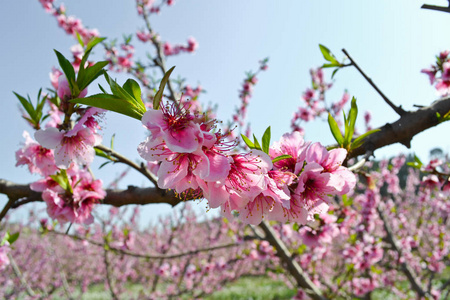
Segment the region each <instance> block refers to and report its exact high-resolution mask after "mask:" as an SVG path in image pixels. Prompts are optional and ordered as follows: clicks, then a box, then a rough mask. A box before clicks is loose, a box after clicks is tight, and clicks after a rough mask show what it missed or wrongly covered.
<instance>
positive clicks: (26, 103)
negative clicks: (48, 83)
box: [13, 92, 35, 118]
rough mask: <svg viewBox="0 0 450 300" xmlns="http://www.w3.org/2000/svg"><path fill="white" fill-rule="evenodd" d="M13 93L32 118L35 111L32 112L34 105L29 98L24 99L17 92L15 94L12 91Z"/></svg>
mask: <svg viewBox="0 0 450 300" xmlns="http://www.w3.org/2000/svg"><path fill="white" fill-rule="evenodd" d="M13 93H14V95H16V97H17V99H19V101H20V104H22V106H23V108H24V109H25V111H26V112H27V113H28V115H29V116H30V117H31V118H33V116H34V114H35V112H34V107H33V104H31V101H30V99H28V100H27V99H25V98H24V97H22V96H20V95H19V94H17V93H16V92H13Z"/></svg>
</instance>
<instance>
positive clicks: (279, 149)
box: [269, 131, 309, 173]
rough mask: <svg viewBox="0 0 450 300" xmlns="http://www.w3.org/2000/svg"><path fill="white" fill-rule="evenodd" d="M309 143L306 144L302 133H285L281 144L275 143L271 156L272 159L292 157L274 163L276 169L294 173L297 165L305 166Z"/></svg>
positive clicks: (270, 152) (271, 148)
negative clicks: (285, 156)
mask: <svg viewBox="0 0 450 300" xmlns="http://www.w3.org/2000/svg"><path fill="white" fill-rule="evenodd" d="M308 146H309V143H305V141H304V140H303V137H302V135H301V133H300V132H297V131H296V132H293V133H285V134H283V136H282V137H281V139H280V141H279V142H274V143H273V144H272V145H271V147H270V149H269V154H270V157H271V158H272V159H274V158H276V157H278V156H281V155H290V156H291V157H292V158H287V159H283V160H280V161H278V162H275V163H274V168H275V169H277V170H281V171H289V172H292V173H294V172H295V167H296V165H297V164H303V162H304V160H305V157H306V149H307V148H308Z"/></svg>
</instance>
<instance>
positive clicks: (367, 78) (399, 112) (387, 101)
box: [342, 49, 407, 116]
mask: <svg viewBox="0 0 450 300" xmlns="http://www.w3.org/2000/svg"><path fill="white" fill-rule="evenodd" d="M342 52H344V54H345V55H346V56H347V57H348V59H350V61H351V65H353V66H354V67H355V68H356V69H357V70H358V71H359V73H361V75H362V76H363V77H364V78H365V79H366V80H367V82H368V83H369V84H370V85H371V86H372V87H373V88H374V89H375V90H376V91H377V92H378V94H379V95H380V96H381V98H383V100H384V101H385V102H386V103H387V104H388V105H389V106H390V107H391V108H392V109H393V110H394V111H395V112H396V113H397V114H398V115H399V116H403V115H405V114H406V113H407V112H406V111H405V110H404V109H403V108H402V107H401V106H396V105H394V103H392V102H391V100H389V98H388V97H386V95H385V94H383V92H382V91H381V90H380V89H379V88H378V87H377V86H376V85H375V83H374V82H373V81H372V79H370V77H369V76H367V75H366V73H364V71H363V70H362V69H361V68H360V67H359V66H358V64H357V63H356V62H355V61H354V60H353V58H352V57H351V56H350V54H348V52H347V50H345V49H342Z"/></svg>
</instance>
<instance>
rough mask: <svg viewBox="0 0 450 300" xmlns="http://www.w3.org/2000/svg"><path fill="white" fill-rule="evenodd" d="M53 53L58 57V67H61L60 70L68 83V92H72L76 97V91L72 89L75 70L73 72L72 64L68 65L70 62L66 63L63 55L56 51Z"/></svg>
mask: <svg viewBox="0 0 450 300" xmlns="http://www.w3.org/2000/svg"><path fill="white" fill-rule="evenodd" d="M53 51H55V53H56V56H57V57H58V62H59V65H60V66H61V69H62V70H63V72H64V74H65V75H66V78H67V81H68V82H69V86H70V91H71V92H72V95H76V93H75V92H76V91H75V90H76V89H75V87H74V82H75V70H74V68H73V66H72V64H71V63H70V61H68V60H67V59H66V58H65V57H64V55H62V54H61V53H59V52H58V51H57V50H53ZM78 92H79V91H78Z"/></svg>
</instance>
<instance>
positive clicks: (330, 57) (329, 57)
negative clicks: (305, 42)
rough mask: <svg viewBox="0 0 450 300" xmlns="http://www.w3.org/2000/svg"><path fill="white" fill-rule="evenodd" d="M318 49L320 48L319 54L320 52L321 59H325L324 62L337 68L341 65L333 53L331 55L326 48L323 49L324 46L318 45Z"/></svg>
mask: <svg viewBox="0 0 450 300" xmlns="http://www.w3.org/2000/svg"><path fill="white" fill-rule="evenodd" d="M319 48H320V52H322V55H323V58H325V60H327V61H329V62H331V63H332V64H334V65H338V66H340V65H341V64H340V63H339V62H338V61H337V59H336V58H335V57H334V55H333V53H331V51H330V50H329V49H328V48H327V47H325V46H324V45H321V44H319Z"/></svg>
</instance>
